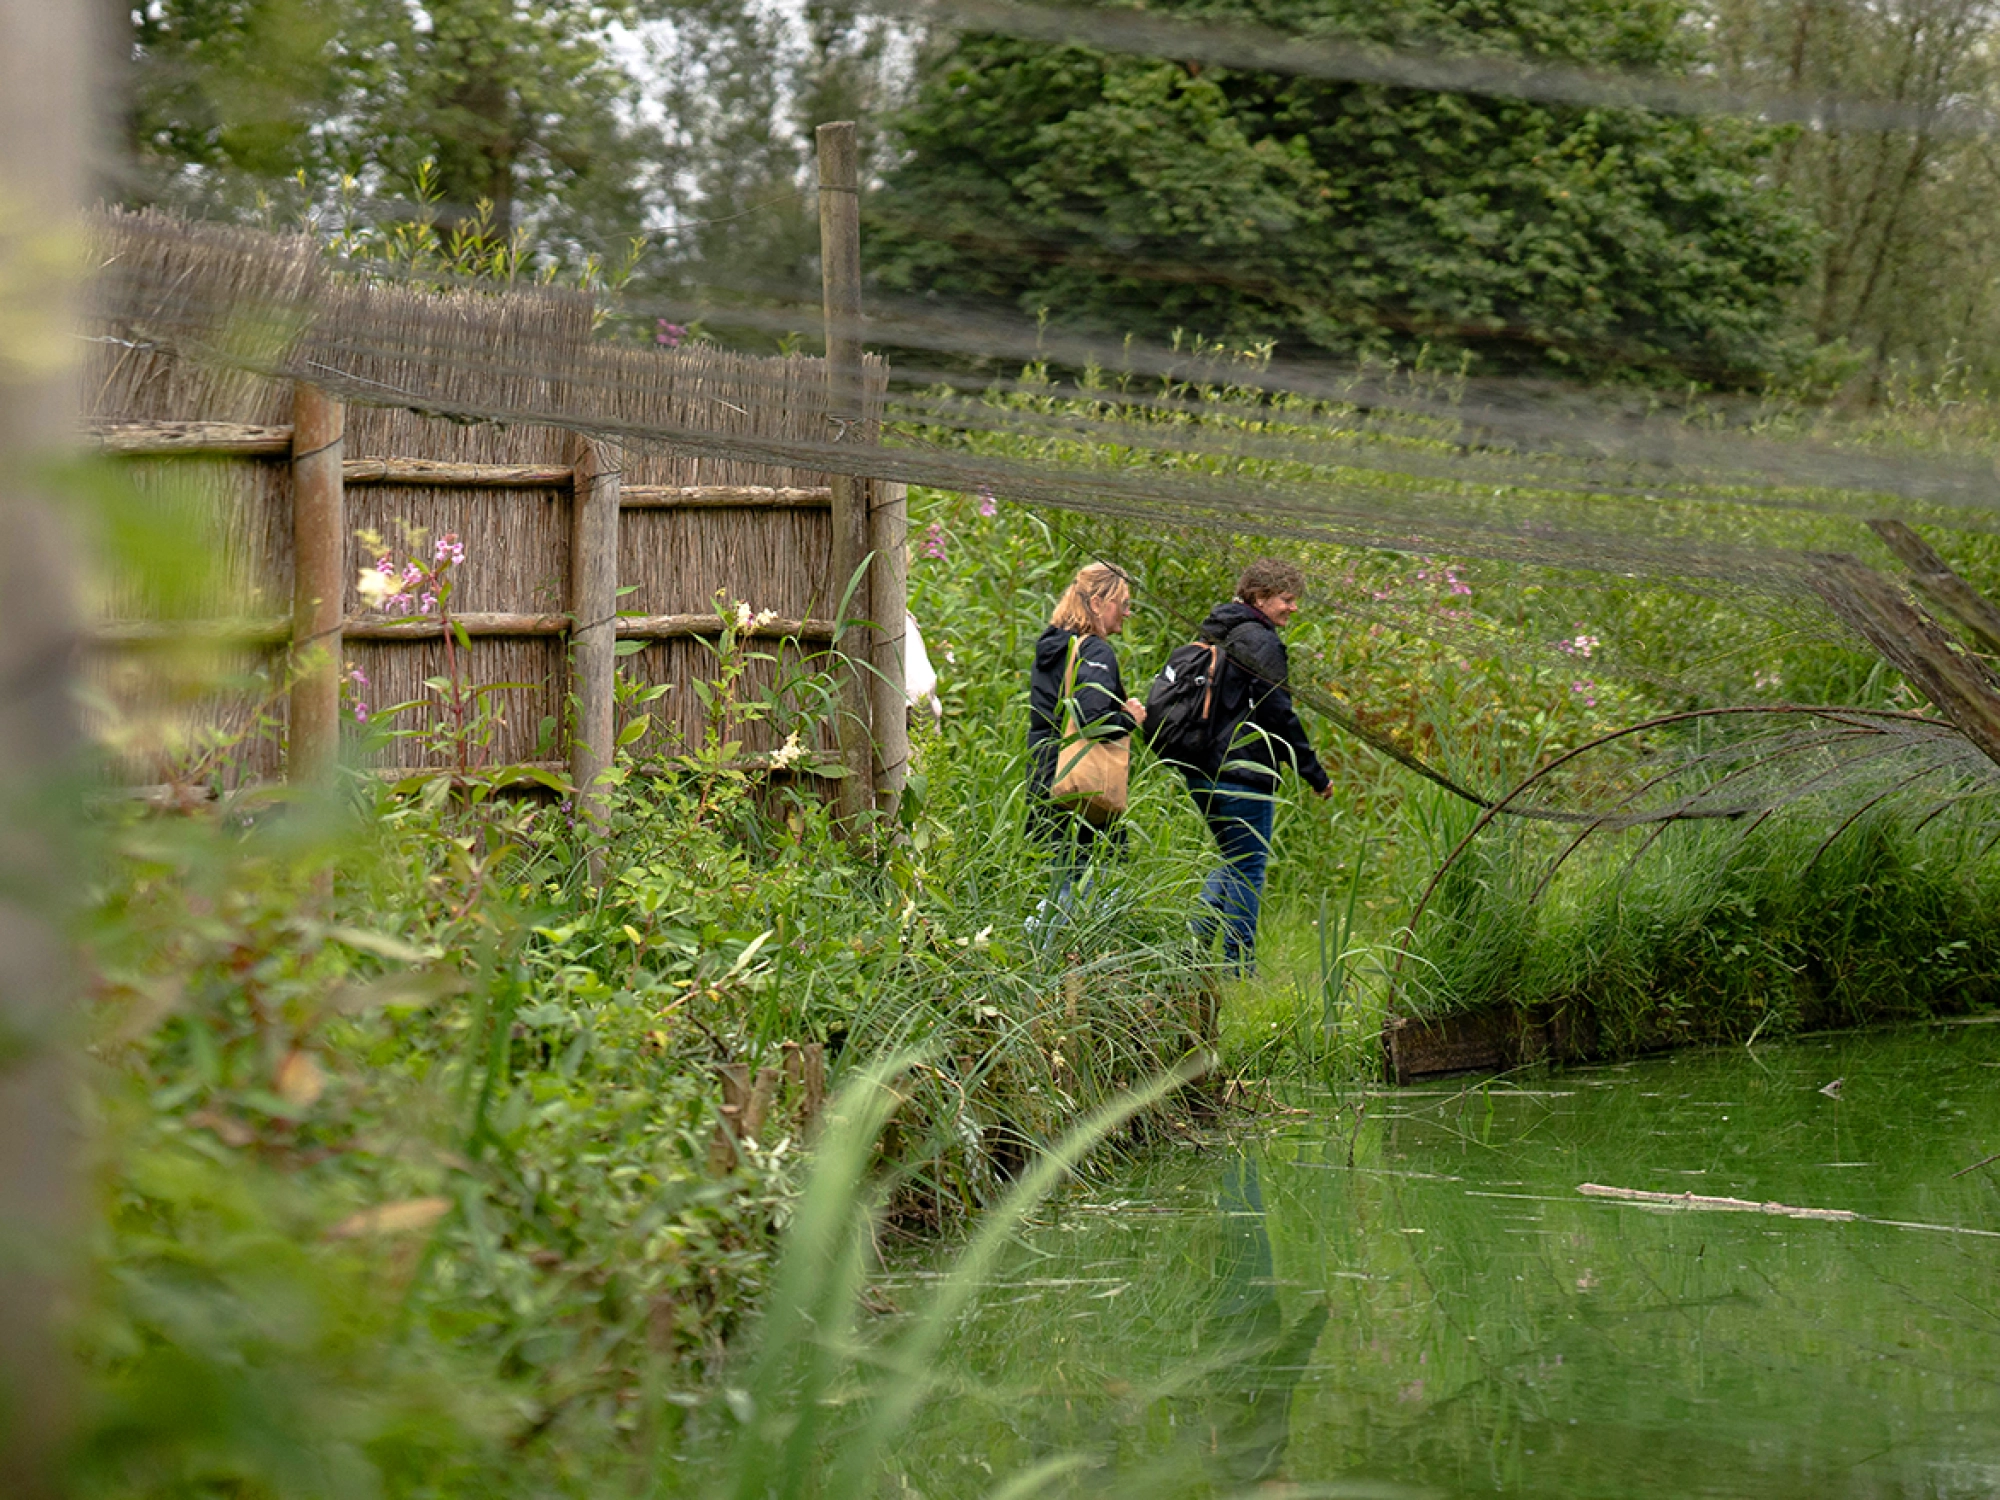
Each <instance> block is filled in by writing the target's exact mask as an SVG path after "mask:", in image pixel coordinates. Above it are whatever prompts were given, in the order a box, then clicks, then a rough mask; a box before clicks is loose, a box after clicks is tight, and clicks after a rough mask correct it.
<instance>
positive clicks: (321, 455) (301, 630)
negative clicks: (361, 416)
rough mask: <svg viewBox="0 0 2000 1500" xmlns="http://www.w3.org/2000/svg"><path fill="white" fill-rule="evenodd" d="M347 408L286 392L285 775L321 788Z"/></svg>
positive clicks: (331, 741)
mask: <svg viewBox="0 0 2000 1500" xmlns="http://www.w3.org/2000/svg"><path fill="white" fill-rule="evenodd" d="M346 438H347V408H346V407H345V406H344V405H342V404H341V403H340V402H338V401H336V400H334V399H333V398H332V397H331V396H329V395H327V393H326V392H325V391H323V390H321V389H319V387H317V386H311V385H300V386H296V387H294V388H293V392H292V701H291V715H290V725H289V731H288V733H287V735H286V754H285V775H286V779H288V780H290V781H292V782H294V783H302V784H303V783H312V782H321V781H324V780H325V779H326V778H327V777H328V775H330V774H331V772H332V771H333V768H334V765H335V763H336V762H337V761H338V760H339V759H340V672H341V649H342V643H341V634H340V626H341V621H342V619H343V617H344V615H345V611H344V610H343V608H342V604H343V601H344V599H345V595H346V588H347V500H346V494H345V491H344V487H343V483H342V480H341V470H340V465H341V460H342V459H343V458H344V457H345V455H346Z"/></svg>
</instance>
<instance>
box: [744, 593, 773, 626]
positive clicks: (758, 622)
mask: <svg viewBox="0 0 2000 1500" xmlns="http://www.w3.org/2000/svg"><path fill="white" fill-rule="evenodd" d="M777 618H778V612H777V611H776V610H775V609H760V610H758V611H756V612H755V613H754V614H753V613H752V612H751V609H750V606H749V605H748V604H746V603H744V602H743V601H742V600H741V599H739V600H737V601H736V628H737V629H738V630H762V629H763V628H764V627H765V626H766V625H768V624H770V623H771V622H772V621H773V620H775V619H777Z"/></svg>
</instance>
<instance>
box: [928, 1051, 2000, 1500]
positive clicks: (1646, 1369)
mask: <svg viewBox="0 0 2000 1500" xmlns="http://www.w3.org/2000/svg"><path fill="white" fill-rule="evenodd" d="M1834 1078H1840V1079H1843V1080H1844V1082H1843V1085H1842V1088H1841V1090H1840V1093H1839V1095H1838V1097H1836V1096H1834V1095H1830V1094H1828V1093H1826V1092H1824V1085H1825V1084H1826V1083H1827V1082H1828V1081H1829V1080H1830V1079H1834ZM1996 1083H2000V1026H1980V1027H1960V1028H1928V1029H1921V1030H1916V1031H1912V1032H1909V1033H1904V1034H1900V1035H1882V1034H1876V1035H1874V1036H1868V1037H1853V1038H1842V1039H1838V1040H1835V1041H1812V1042H1801V1043H1797V1044H1794V1045H1792V1046H1790V1047H1786V1048H1760V1049H1758V1052H1757V1054H1756V1055H1755V1056H1752V1055H1750V1054H1748V1053H1746V1052H1745V1051H1744V1050H1743V1049H1741V1048H1738V1049H1735V1050H1734V1051H1733V1052H1730V1053H1715V1054H1709V1055H1705V1056H1694V1055H1690V1056H1684V1057H1681V1058H1678V1059H1659V1060H1654V1061H1649V1062H1645V1063H1641V1064H1637V1065H1634V1066H1632V1067H1628V1068H1608V1069H1601V1070H1595V1071H1588V1072H1586V1071H1578V1072H1574V1073H1569V1074H1563V1075H1557V1076H1552V1077H1547V1078H1543V1079H1540V1080H1538V1081H1523V1080H1515V1081H1513V1082H1511V1083H1510V1082H1505V1081H1495V1082H1493V1083H1491V1084H1480V1083H1476V1082H1475V1083H1473V1084H1469V1085H1463V1084H1450V1085H1444V1086H1439V1087H1433V1088H1430V1089H1423V1090H1407V1091H1402V1092H1399V1093H1393V1094H1389V1095H1385V1096H1383V1097H1380V1098H1376V1099H1371V1100H1370V1103H1369V1108H1368V1112H1367V1124H1366V1127H1365V1128H1364V1129H1363V1130H1362V1131H1361V1132H1360V1133H1359V1135H1358V1137H1357V1138H1356V1139H1354V1140H1353V1141H1352V1142H1350V1140H1349V1132H1348V1131H1346V1130H1343V1129H1342V1128H1341V1125H1340V1122H1339V1121H1338V1120H1336V1119H1335V1118H1334V1117H1333V1115H1332V1112H1331V1111H1329V1112H1328V1115H1327V1118H1326V1119H1324V1120H1316V1119H1301V1120H1299V1121H1297V1122H1296V1123H1295V1124H1287V1125H1285V1127H1284V1128H1283V1129H1282V1130H1279V1131H1276V1132H1274V1133H1271V1134H1269V1135H1267V1136H1265V1138H1264V1139H1263V1140H1261V1141H1260V1143H1259V1144H1258V1145H1257V1147H1256V1148H1255V1152H1254V1155H1250V1154H1239V1153H1235V1152H1231V1153H1230V1154H1229V1155H1228V1156H1227V1157H1226V1159H1225V1160H1224V1161H1223V1162H1222V1164H1221V1165H1220V1167H1219V1169H1218V1165H1217V1157H1216V1156H1215V1155H1213V1154H1209V1153H1206V1152H1199V1151H1191V1150H1180V1151H1175V1152H1170V1153H1162V1154H1161V1155H1159V1156H1157V1157H1155V1158H1152V1159H1150V1160H1148V1161H1145V1162H1141V1163H1139V1164H1137V1165H1136V1166H1135V1167H1134V1168H1133V1169H1132V1170H1131V1172H1130V1173H1129V1174H1128V1175H1127V1176H1126V1178H1125V1179H1124V1180H1122V1181H1120V1182H1118V1183H1116V1184H1106V1185H1104V1186H1103V1188H1102V1189H1101V1190H1100V1191H1099V1192H1098V1193H1097V1194H1095V1195H1082V1196H1080V1197H1078V1198H1073V1199H1071V1200H1070V1201H1068V1202H1067V1203H1065V1204H1063V1205H1061V1206H1060V1208H1059V1209H1055V1210H1052V1211H1051V1213H1050V1215H1049V1216H1048V1218H1047V1219H1046V1221H1045V1222H1043V1223H1042V1224H1040V1225H1039V1226H1038V1227H1036V1228H1034V1229H1033V1230H1031V1231H1030V1232H1028V1233H1027V1234H1026V1235H1024V1248H1023V1252H1022V1255H1023V1259H1022V1263H1021V1266H1020V1268H1019V1271H1018V1274H1017V1277H1016V1279H1015V1280H1014V1281H1012V1282H1011V1283H1010V1284H1008V1285H1005V1286H1001V1287H996V1288H994V1289H993V1291H992V1294H991V1296H990V1297H989V1299H988V1301H987V1303H986V1306H985V1308H984V1309H983V1310H982V1312H981V1313H980V1314H979V1315H978V1316H977V1317H976V1318H973V1319H971V1320H969V1321H968V1323H967V1324H966V1326H965V1327H964V1329H963V1330H962V1332H961V1336H960V1338H959V1341H958V1343H957V1345H956V1347H955V1348H954V1349H953V1350H952V1353H951V1359H952V1360H953V1361H954V1364H953V1378H954V1380H955V1381H956V1385H955V1387H954V1389H955V1390H956V1391H957V1392H960V1393H962V1394H961V1395H960V1396H959V1397H958V1398H957V1399H953V1400H949V1401H944V1402H940V1403H938V1404H937V1405H936V1406H935V1407H934V1408H933V1409H932V1410H931V1411H930V1412H928V1413H927V1414H926V1418H925V1420H924V1422H922V1423H920V1424H919V1429H918V1430H917V1431H915V1432H913V1433H912V1434H911V1439H910V1442H909V1445H908V1447H907V1449H906V1453H905V1456H904V1462H905V1463H906V1465H907V1473H908V1475H909V1478H910V1482H911V1486H912V1487H913V1488H917V1489H920V1490H922V1492H923V1493H924V1494H926V1495H930V1496H933V1497H938V1496H943V1495H959V1494H964V1495H979V1494H985V1493H986V1492H987V1491H988V1489H990V1488H992V1487H993V1486H994V1485H995V1484H996V1483H997V1482H999V1481H1000V1480H1002V1479H1003V1478H1004V1476H1006V1475H1009V1474H1017V1473H1019V1472H1021V1471H1022V1470H1023V1468H1025V1467H1026V1466H1027V1465H1029V1464H1031V1463H1033V1462H1034V1461H1035V1460H1037V1459H1039V1458H1046V1457H1048V1456H1050V1455H1058V1454H1072V1455H1083V1456H1087V1459H1088V1467H1087V1468H1085V1469H1081V1470H1077V1471H1074V1472H1072V1473H1070V1474H1069V1476H1068V1477H1067V1478H1066V1479H1065V1480H1064V1481H1063V1483H1062V1484H1060V1485H1058V1486H1056V1487H1055V1488H1052V1489H1044V1490H1040V1491H1037V1493H1044V1494H1055V1493H1068V1494H1075V1495H1088V1496H1092V1497H1100V1496H1115V1495H1124V1494H1131V1495H1144V1496H1146V1497H1147V1500H1155V1497H1166V1496H1174V1497H1179V1496H1187V1497H1190V1500H1192V1497H1196V1496H1226V1495H1239V1494H1244V1493H1248V1492H1252V1491H1258V1490H1260V1489H1264V1490H1268V1489H1270V1488H1271V1487H1272V1486H1274V1485H1283V1484H1290V1485H1295V1486H1303V1487H1304V1488H1303V1490H1302V1491H1300V1492H1302V1493H1312V1494H1330V1493H1342V1494H1359V1493H1364V1492H1366V1493H1372V1494H1381V1493H1385V1492H1399V1493H1408V1492H1410V1491H1412V1490H1419V1491H1423V1492H1427V1493H1430V1494H1433V1495H1448V1496H1461V1495H1463V1496H1470V1495H1473V1494H1489V1495H1490V1494H1492V1493H1494V1492H1496V1491H1500V1492H1511V1493H1525V1494H1535V1495H1547V1496H1560V1497H1569V1500H1583V1497H1593V1500H1594V1497H1605V1500H1611V1497H1617V1500H1633V1497H1644V1500H1668V1497H1679V1496H1685V1495H1728V1496H1750V1495H1754V1496H1758V1497H1760V1500H1762V1497H1776V1500H1829V1497H1837V1500H1847V1497H1852V1500H1864V1497H1866V1500H1875V1497H1888V1496H1922V1497H1925V1500H1970V1497H1971V1496H1974V1495H1990V1494H2000V1237H1995V1235H1996V1231H2000V1163H1996V1164H1989V1165H1986V1166H1983V1167H1982V1166H1978V1165H1977V1164H1978V1163H1980V1162H1981V1160H1982V1159H1983V1158H1985V1157H1987V1156H1989V1155H1990V1154H1991V1153H1992V1152H1993V1151H1995V1150H1996V1149H2000V1089H1996V1088H1995V1087H1994V1085H1995V1084H1996ZM1343 1118H1345V1116H1343ZM1350 1150H1351V1154H1350ZM1967 1169H1972V1170H1969V1171H1968V1170H1967ZM1586 1182H1593V1183H1604V1184H1611V1185H1616V1186H1619V1187H1624V1188H1630V1189H1635V1190H1640V1191H1646V1192H1672V1193H1680V1192H1687V1191H1692V1192H1694V1193H1697V1194H1701V1195H1704V1196H1711V1197H1735V1198H1743V1199H1750V1200H1754V1201H1756V1202H1759V1203H1762V1202H1769V1201H1776V1202H1780V1203H1785V1204H1792V1205H1807V1206H1813V1207H1821V1208H1838V1209H1845V1210H1851V1211H1852V1212H1853V1213H1855V1214H1857V1215H1861V1216H1864V1217H1863V1218H1862V1219H1857V1220H1852V1221H1845V1222H1820V1221H1800V1220H1795V1219H1787V1218H1779V1217H1771V1216H1765V1215H1760V1214H1755V1213H1719V1212H1716V1213H1694V1212H1666V1211H1662V1210H1661V1208H1660V1206H1659V1205H1657V1204H1647V1203H1643V1202H1607V1201H1603V1200H1598V1199H1593V1198H1589V1197H1585V1196H1582V1195H1579V1193H1578V1192H1577V1188H1578V1185H1579V1184H1581V1183H1586ZM968 1470H976V1471H977V1472H976V1473H974V1472H968ZM989 1473H990V1475H991V1476H992V1478H991V1479H989V1478H988V1477H987V1476H988V1474H989Z"/></svg>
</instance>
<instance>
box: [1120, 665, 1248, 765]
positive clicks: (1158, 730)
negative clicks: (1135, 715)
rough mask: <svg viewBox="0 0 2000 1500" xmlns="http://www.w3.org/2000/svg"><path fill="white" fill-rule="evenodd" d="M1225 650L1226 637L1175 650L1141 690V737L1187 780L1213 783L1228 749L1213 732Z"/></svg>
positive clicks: (1215, 731)
mask: <svg viewBox="0 0 2000 1500" xmlns="http://www.w3.org/2000/svg"><path fill="white" fill-rule="evenodd" d="M1230 634H1231V635H1233V634H1235V632H1234V631H1232V632H1230ZM1227 645H1228V637H1227V636H1225V637H1224V638H1223V639H1222V640H1219V641H1189V642H1188V643H1187V644H1186V645H1185V646H1176V647H1174V650H1173V654H1172V655H1171V656H1169V657H1168V658H1167V664H1166V665H1165V666H1164V667H1162V668H1161V669H1160V675H1159V676H1157V677H1155V678H1154V679H1153V685H1152V686H1151V687H1150V688H1148V689H1147V690H1146V723H1145V727H1144V728H1143V729H1141V730H1140V731H1139V732H1140V735H1141V736H1142V737H1143V738H1144V740H1145V742H1146V744H1147V746H1148V747H1149V748H1150V749H1151V750H1152V752H1153V754H1155V755H1156V756H1158V757H1159V758H1160V759H1161V760H1163V761H1165V762H1166V763H1167V764H1168V765H1170V766H1173V767H1174V768H1175V769H1176V770H1179V771H1181V772H1183V773H1185V774H1187V775H1192V776H1202V777H1207V778H1210V779H1213V778H1214V776H1215V774H1216V772H1217V771H1219V770H1220V769H1221V768H1222V756H1223V752H1224V751H1225V750H1226V749H1227V747H1226V746H1225V745H1223V744H1222V743H1221V736H1220V735H1219V733H1218V729H1219V728H1220V726H1219V725H1218V724H1217V722H1216V709H1217V705H1218V703H1219V701H1220V698H1221V687H1222V674H1223V673H1224V672H1225V671H1227V670H1228V667H1229V658H1228V657H1227V656H1225V655H1224V654H1223V653H1224V649H1225V648H1226V646H1227Z"/></svg>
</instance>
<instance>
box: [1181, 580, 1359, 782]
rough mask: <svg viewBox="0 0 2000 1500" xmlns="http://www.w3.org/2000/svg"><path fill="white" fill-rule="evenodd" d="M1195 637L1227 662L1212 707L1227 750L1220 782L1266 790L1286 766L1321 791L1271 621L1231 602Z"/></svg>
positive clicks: (1320, 773)
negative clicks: (1214, 646)
mask: <svg viewBox="0 0 2000 1500" xmlns="http://www.w3.org/2000/svg"><path fill="white" fill-rule="evenodd" d="M1199 634H1200V636H1201V639H1203V640H1205V641H1221V642H1223V651H1224V654H1225V655H1226V656H1227V657H1228V658H1229V661H1230V667H1229V669H1228V670H1226V671H1225V672H1224V673H1223V674H1222V681H1221V683H1220V684H1219V701H1218V702H1217V703H1216V705H1215V715H1216V720H1215V722H1216V727H1217V729H1218V731H1222V730H1225V729H1226V732H1227V735H1228V738H1227V739H1226V740H1224V742H1223V743H1225V744H1227V745H1228V746H1229V751H1228V754H1227V756H1226V757H1225V759H1224V763H1223V768H1222V774H1221V776H1220V778H1219V779H1220V780H1223V781H1232V782H1236V783H1238V784H1240V785H1243V786H1250V787H1255V788H1256V789H1257V790H1258V791H1260V792H1269V791H1273V790H1275V789H1276V788H1277V785H1278V773H1279V772H1280V771H1281V770H1283V769H1284V767H1285V766H1287V765H1291V766H1294V767H1296V768H1297V770H1298V773H1299V775H1300V776H1302V777H1304V778H1305V780H1306V781H1307V783H1308V784H1310V785H1311V787H1312V789H1313V790H1314V791H1316V792H1317V791H1324V790H1325V789H1326V785H1327V774H1326V768H1325V767H1324V766H1322V765H1321V764H1320V763H1319V757H1318V756H1317V755H1315V754H1314V753H1313V747H1312V742H1311V741H1310V740H1308V739H1307V738H1306V727H1305V725H1303V724H1301V723H1300V722H1299V716H1298V713H1297V711H1296V710H1295V709H1293V707H1292V693H1291V658H1290V657H1289V656H1288V655H1287V654H1286V651H1285V643H1284V642H1283V641H1281V640H1279V639H1278V632H1277V631H1275V630H1273V629H1272V628H1271V622H1270V621H1269V620H1267V619H1266V618H1265V617H1264V615H1263V612H1262V611H1260V610H1258V609H1255V608H1253V607H1252V606H1250V605H1248V604H1244V603H1242V602H1241V601H1240V600H1236V599H1232V600H1230V601H1229V602H1228V603H1227V604H1221V605H1217V606H1216V608H1215V610H1214V611H1213V612H1212V613H1211V614H1210V615H1209V617H1208V618H1207V619H1206V620H1203V621H1202V622H1201V630H1200V632H1199Z"/></svg>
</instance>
